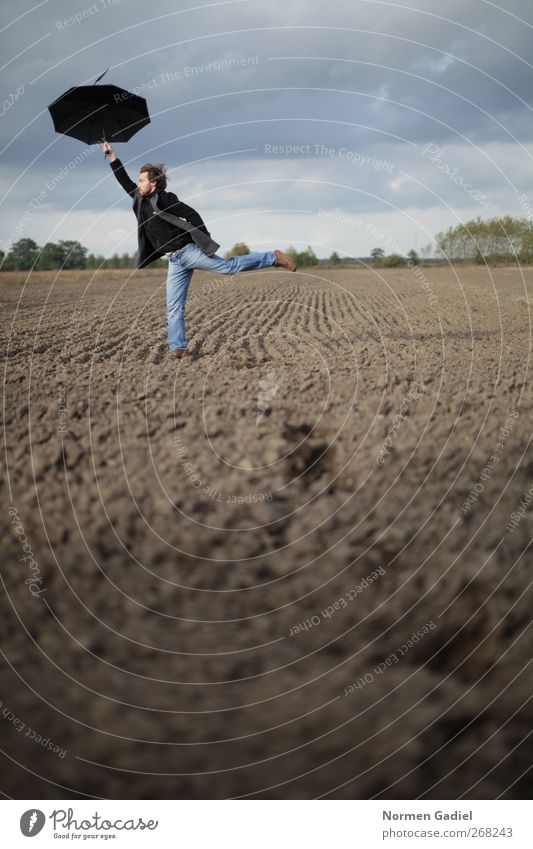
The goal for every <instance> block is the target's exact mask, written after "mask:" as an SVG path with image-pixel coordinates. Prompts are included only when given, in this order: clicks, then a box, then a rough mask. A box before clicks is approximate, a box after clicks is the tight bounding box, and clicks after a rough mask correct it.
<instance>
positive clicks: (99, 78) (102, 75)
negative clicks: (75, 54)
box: [93, 68, 109, 85]
mask: <svg viewBox="0 0 533 849" xmlns="http://www.w3.org/2000/svg"><path fill="white" fill-rule="evenodd" d="M108 71H109V68H106V69H105V71H104V73H103V74H100V76H99V77H97V78H96V79H95V81H94V83H93V85H96V83H97V82H98V81H99V80H101V79H102V77H105V75H106V74H107V72H108Z"/></svg>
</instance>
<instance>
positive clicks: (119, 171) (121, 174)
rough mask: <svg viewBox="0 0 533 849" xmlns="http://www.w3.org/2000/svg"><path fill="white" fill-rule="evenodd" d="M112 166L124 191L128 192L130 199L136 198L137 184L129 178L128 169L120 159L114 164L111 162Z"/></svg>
mask: <svg viewBox="0 0 533 849" xmlns="http://www.w3.org/2000/svg"><path fill="white" fill-rule="evenodd" d="M110 165H111V168H112V169H113V174H114V175H115V177H116V178H117V180H118V181H119V183H120V185H121V186H122V188H123V189H124V191H125V192H127V193H128V194H129V196H130V197H135V192H136V191H137V184H136V183H134V182H133V180H132V179H131V178H130V177H129V176H128V174H127V172H126V169H125V168H124V166H123V164H122V162H121V161H120V159H118V157H117V159H115V161H114V162H110Z"/></svg>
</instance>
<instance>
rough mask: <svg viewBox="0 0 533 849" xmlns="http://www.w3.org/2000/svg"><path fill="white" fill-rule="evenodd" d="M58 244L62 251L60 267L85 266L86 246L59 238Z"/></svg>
mask: <svg viewBox="0 0 533 849" xmlns="http://www.w3.org/2000/svg"><path fill="white" fill-rule="evenodd" d="M59 246H60V248H61V250H62V251H63V264H62V266H61V267H62V268H85V267H86V265H87V248H84V247H83V245H82V244H80V242H75V241H65V240H61V241H60V242H59Z"/></svg>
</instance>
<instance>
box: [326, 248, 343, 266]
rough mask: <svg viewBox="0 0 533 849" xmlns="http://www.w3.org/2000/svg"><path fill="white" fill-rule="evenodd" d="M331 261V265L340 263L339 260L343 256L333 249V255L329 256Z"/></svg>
mask: <svg viewBox="0 0 533 849" xmlns="http://www.w3.org/2000/svg"><path fill="white" fill-rule="evenodd" d="M329 261H330V264H331V265H338V264H339V262H340V261H341V258H340V256H339V255H338V253H337V251H333V253H332V254H331V256H330V258H329Z"/></svg>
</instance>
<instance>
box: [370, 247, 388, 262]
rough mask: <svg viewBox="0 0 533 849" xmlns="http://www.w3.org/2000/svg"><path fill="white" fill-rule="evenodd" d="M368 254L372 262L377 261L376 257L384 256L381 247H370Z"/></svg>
mask: <svg viewBox="0 0 533 849" xmlns="http://www.w3.org/2000/svg"><path fill="white" fill-rule="evenodd" d="M370 256H371V257H372V259H373V260H374V262H377V261H378V259H382V257H384V256H385V251H384V250H383V248H372V250H371V251H370Z"/></svg>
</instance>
